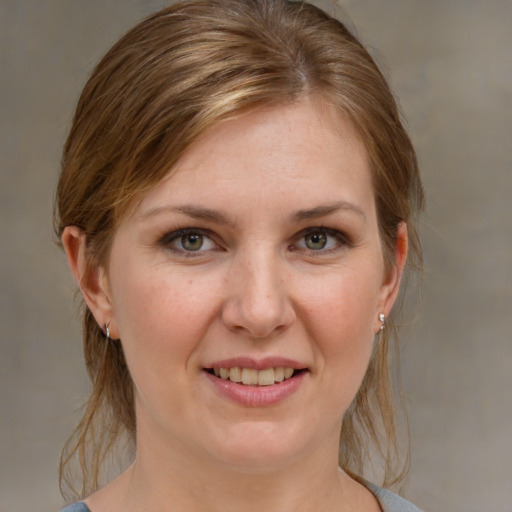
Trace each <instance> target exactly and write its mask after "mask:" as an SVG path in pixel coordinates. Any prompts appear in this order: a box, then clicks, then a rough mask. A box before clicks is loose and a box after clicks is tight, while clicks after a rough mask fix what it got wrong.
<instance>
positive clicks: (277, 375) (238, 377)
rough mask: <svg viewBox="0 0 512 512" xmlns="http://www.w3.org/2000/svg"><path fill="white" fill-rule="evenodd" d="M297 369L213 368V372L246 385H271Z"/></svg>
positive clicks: (289, 376) (279, 367)
mask: <svg viewBox="0 0 512 512" xmlns="http://www.w3.org/2000/svg"><path fill="white" fill-rule="evenodd" d="M296 371H297V370H295V369H294V368H290V367H283V366H278V367H276V368H265V369H263V370H257V369H255V368H240V367H238V366H235V367H232V368H212V370H211V372H213V374H214V375H215V376H216V377H219V378H221V379H224V380H230V381H231V382H235V383H237V384H244V385H245V386H271V385H273V384H278V383H280V382H283V381H284V380H286V379H289V378H291V377H292V376H293V375H294V373H295V372H296Z"/></svg>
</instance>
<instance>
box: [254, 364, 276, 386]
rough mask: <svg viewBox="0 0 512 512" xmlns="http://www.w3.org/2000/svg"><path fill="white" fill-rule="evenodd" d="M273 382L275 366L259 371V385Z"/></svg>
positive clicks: (267, 384) (268, 384)
mask: <svg viewBox="0 0 512 512" xmlns="http://www.w3.org/2000/svg"><path fill="white" fill-rule="evenodd" d="M271 384H274V368H268V369H267V370H260V371H259V372H258V385H260V386H270V385H271Z"/></svg>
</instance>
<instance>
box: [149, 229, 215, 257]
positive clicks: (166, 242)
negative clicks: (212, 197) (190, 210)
mask: <svg viewBox="0 0 512 512" xmlns="http://www.w3.org/2000/svg"><path fill="white" fill-rule="evenodd" d="M190 234H198V235H201V236H202V237H204V238H207V239H209V240H210V241H211V243H212V244H214V245H215V249H199V250H197V251H187V250H186V249H178V248H176V247H172V246H171V244H172V242H174V241H175V240H178V239H180V238H181V237H183V236H186V235H190ZM158 244H159V245H162V246H163V247H165V248H166V249H168V250H169V251H173V252H174V253H177V254H183V255H186V256H187V257H190V256H199V255H202V254H204V253H206V252H209V251H211V250H216V249H217V250H218V249H221V246H220V244H219V243H218V242H217V241H216V240H215V236H214V233H212V232H211V231H210V230H208V229H204V228H193V227H190V228H177V229H173V230H169V231H167V232H166V233H165V234H164V235H163V236H161V237H160V238H159V239H158Z"/></svg>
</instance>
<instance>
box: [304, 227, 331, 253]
mask: <svg viewBox="0 0 512 512" xmlns="http://www.w3.org/2000/svg"><path fill="white" fill-rule="evenodd" d="M304 241H305V243H306V247H307V248H308V249H311V250H312V251H318V250H321V249H325V246H326V245H327V235H326V234H325V233H322V232H320V231H317V232H314V233H308V234H307V235H306V236H305V237H304Z"/></svg>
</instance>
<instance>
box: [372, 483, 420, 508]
mask: <svg viewBox="0 0 512 512" xmlns="http://www.w3.org/2000/svg"><path fill="white" fill-rule="evenodd" d="M365 485H366V487H367V488H368V489H369V490H370V491H371V492H372V493H373V495H374V496H375V497H376V498H377V501H378V502H379V505H380V506H381V508H382V511H383V512H421V510H420V509H419V508H418V507H416V506H415V505H413V504H412V503H409V502H408V501H406V500H404V499H403V498H401V497H400V496H398V495H397V494H395V493H393V492H391V491H388V490H387V489H383V488H382V487H378V486H376V485H374V484H372V483H370V482H365Z"/></svg>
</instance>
